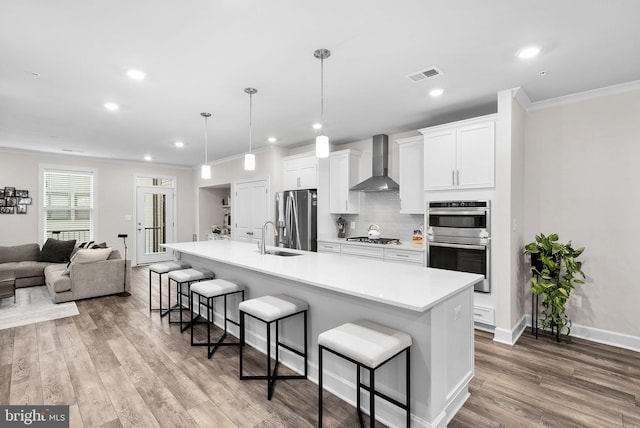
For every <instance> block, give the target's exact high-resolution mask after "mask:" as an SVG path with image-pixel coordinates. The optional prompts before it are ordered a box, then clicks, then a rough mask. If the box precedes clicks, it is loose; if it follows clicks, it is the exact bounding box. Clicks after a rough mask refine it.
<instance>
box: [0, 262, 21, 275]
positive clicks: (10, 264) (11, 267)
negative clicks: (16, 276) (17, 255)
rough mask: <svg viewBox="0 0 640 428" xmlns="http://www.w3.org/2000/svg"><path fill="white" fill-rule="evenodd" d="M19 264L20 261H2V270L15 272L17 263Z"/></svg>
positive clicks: (0, 264) (0, 270)
mask: <svg viewBox="0 0 640 428" xmlns="http://www.w3.org/2000/svg"><path fill="white" fill-rule="evenodd" d="M17 264H18V263H16V262H7V263H0V272H11V273H13V272H14V271H15V270H16V265H17ZM12 276H13V275H12Z"/></svg>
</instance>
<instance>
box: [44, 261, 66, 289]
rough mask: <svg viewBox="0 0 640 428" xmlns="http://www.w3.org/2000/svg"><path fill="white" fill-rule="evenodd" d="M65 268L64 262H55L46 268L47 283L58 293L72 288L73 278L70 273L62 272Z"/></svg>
mask: <svg viewBox="0 0 640 428" xmlns="http://www.w3.org/2000/svg"><path fill="white" fill-rule="evenodd" d="M64 270H65V265H64V264H54V265H49V266H47V267H46V268H44V275H45V277H46V281H47V285H48V286H49V288H51V289H52V290H53V291H55V292H56V293H61V292H63V291H68V290H71V278H70V277H69V275H63V274H62V273H63V272H64Z"/></svg>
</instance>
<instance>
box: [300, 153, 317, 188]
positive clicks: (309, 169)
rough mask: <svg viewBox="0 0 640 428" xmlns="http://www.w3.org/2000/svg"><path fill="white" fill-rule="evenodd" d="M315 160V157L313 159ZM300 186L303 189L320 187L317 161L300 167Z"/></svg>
mask: <svg viewBox="0 0 640 428" xmlns="http://www.w3.org/2000/svg"><path fill="white" fill-rule="evenodd" d="M313 161H314V162H315V159H313ZM300 186H301V188H302V189H316V188H317V187H318V168H317V165H316V163H313V164H311V165H302V166H301V167H300Z"/></svg>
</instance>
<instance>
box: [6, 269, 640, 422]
mask: <svg viewBox="0 0 640 428" xmlns="http://www.w3.org/2000/svg"><path fill="white" fill-rule="evenodd" d="M147 272H148V271H147V270H146V268H135V269H134V275H133V276H134V278H133V289H132V296H131V297H128V298H123V297H117V296H109V297H103V298H97V299H89V300H83V301H79V302H77V305H78V309H79V311H80V315H78V316H75V317H70V318H64V319H60V320H56V321H47V322H41V323H37V324H32V325H28V326H22V327H16V328H11V329H6V330H0V403H8V404H69V405H70V413H71V426H72V427H129V426H134V427H171V428H174V427H207V428H209V427H305V426H315V425H316V424H317V406H316V400H317V386H316V385H315V384H313V383H311V382H310V381H299V380H295V381H294V380H292V381H281V382H279V383H278V384H277V385H276V391H275V395H274V398H273V400H272V401H271V402H269V401H267V400H266V396H265V395H266V390H265V388H266V386H265V384H264V382H263V381H242V382H241V381H239V380H238V372H237V370H238V369H237V363H238V358H237V355H238V353H237V352H238V350H237V348H235V347H231V348H221V349H220V350H218V351H217V352H216V354H215V356H214V358H213V359H211V360H208V359H207V358H206V356H205V349H204V348H201V347H193V348H192V347H191V346H190V344H189V335H188V334H187V333H186V332H185V333H184V334H180V333H179V332H178V325H176V324H172V325H169V324H168V323H167V319H166V318H165V319H163V320H162V321H161V320H160V319H159V317H158V314H157V313H156V312H154V313H151V314H150V313H149V311H148V282H147V281H148V273H147ZM154 279H155V276H154ZM154 301H155V302H157V299H155V300H154ZM491 337H492V335H490V334H488V333H484V332H476V372H475V377H474V379H473V380H472V382H471V386H470V389H471V397H470V398H469V400H468V401H467V402H466V404H465V405H464V407H463V408H462V409H461V410H460V412H459V413H458V414H457V416H456V417H455V418H454V420H453V421H451V423H450V424H449V426H450V427H454V428H458V427H485V426H486V427H513V426H525V427H526V426H540V425H543V426H551V427H640V354H638V353H636V352H632V351H626V350H621V349H618V348H613V347H609V346H605V345H600V344H595V343H592V342H588V341H583V340H577V339H576V340H574V343H573V344H571V345H567V344H564V343H560V344H557V343H555V342H554V341H553V340H552V339H550V338H546V337H542V338H540V339H538V340H536V339H534V338H532V337H531V335H530V333H528V332H527V333H526V334H525V335H524V336H523V337H522V338H521V339H520V340H519V341H518V343H517V345H516V346H514V347H509V346H504V345H500V344H496V343H494V342H493V341H492V340H491ZM249 359H250V362H249V365H248V370H249V371H256V372H257V371H259V370H261V369H262V368H263V366H264V359H263V356H262V354H258V353H257V352H249ZM325 406H326V407H325V426H330V427H354V426H357V417H356V415H355V413H354V410H353V408H352V407H350V406H349V405H348V404H346V403H344V402H342V401H340V400H338V399H336V398H335V397H332V396H330V394H328V393H325Z"/></svg>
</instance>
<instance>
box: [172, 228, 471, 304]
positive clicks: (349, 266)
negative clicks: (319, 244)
mask: <svg viewBox="0 0 640 428" xmlns="http://www.w3.org/2000/svg"><path fill="white" fill-rule="evenodd" d="M164 247H166V248H168V249H172V250H174V251H176V252H178V253H184V254H190V255H193V256H197V257H201V258H203V259H207V260H213V261H217V262H221V263H225V264H229V265H233V266H238V267H242V268H245V269H249V270H253V271H257V272H261V273H265V274H269V275H273V276H276V277H280V278H286V279H289V280H292V281H296V282H300V283H304V284H308V285H312V286H316V287H321V288H323V289H327V290H332V291H334V292H337V293H342V294H347V295H350V296H355V297H359V298H363V299H367V300H371V301H375V302H379V303H384V304H388V305H392V306H396V307H400V308H405V309H409V310H412V311H418V312H424V311H427V310H428V309H430V308H432V307H433V306H435V305H437V304H438V303H440V302H442V301H444V300H447V299H449V298H450V297H451V296H453V295H455V294H457V293H459V292H460V291H462V290H464V289H466V288H468V287H472V286H473V285H474V284H475V283H476V282H478V281H481V280H483V276H482V275H478V274H472V273H464V272H455V271H448V270H442V269H432V268H425V267H421V266H411V265H404V264H395V263H381V262H380V261H378V260H369V259H364V258H358V257H345V256H340V255H335V254H330V253H313V252H306V251H296V250H292V249H289V248H275V247H267V249H271V250H281V251H286V252H297V253H300V254H302V255H300V256H293V257H283V256H277V255H271V254H264V255H261V254H260V251H259V250H258V248H257V246H256V245H255V244H248V243H243V242H236V241H222V240H220V241H199V242H183V243H175V244H165V245H164Z"/></svg>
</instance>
